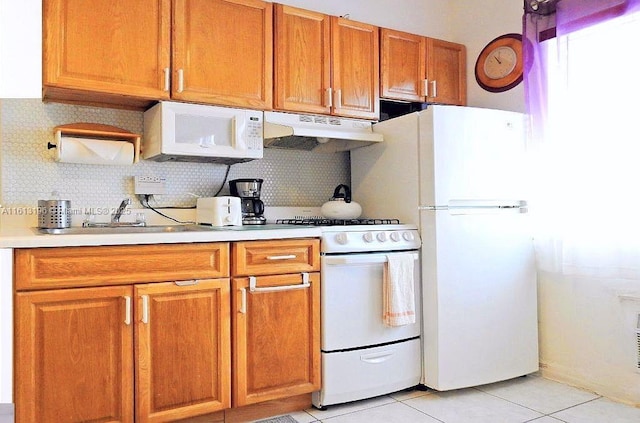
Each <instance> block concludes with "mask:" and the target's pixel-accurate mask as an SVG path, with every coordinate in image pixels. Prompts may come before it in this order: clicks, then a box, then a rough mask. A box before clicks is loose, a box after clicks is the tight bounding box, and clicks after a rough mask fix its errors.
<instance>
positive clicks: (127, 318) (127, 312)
mask: <svg viewBox="0 0 640 423" xmlns="http://www.w3.org/2000/svg"><path fill="white" fill-rule="evenodd" d="M124 324H125V325H127V326H129V325H130V324H131V297H130V296H128V295H125V297H124Z"/></svg>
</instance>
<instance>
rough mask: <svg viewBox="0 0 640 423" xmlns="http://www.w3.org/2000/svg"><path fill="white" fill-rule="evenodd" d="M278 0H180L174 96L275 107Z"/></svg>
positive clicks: (175, 36)
mask: <svg viewBox="0 0 640 423" xmlns="http://www.w3.org/2000/svg"><path fill="white" fill-rule="evenodd" d="M272 10H273V8H272V3H266V2H263V1H261V0H175V2H174V14H173V79H172V87H171V92H172V94H171V95H172V97H173V98H174V99H179V100H186V101H195V102H205V103H215V104H224V105H228V106H239V107H249V108H262V109H270V108H271V107H272V95H273V93H272V90H273V75H272V72H273V57H272V52H273V45H272V43H273V32H272V31H273V22H272V18H273V12H272Z"/></svg>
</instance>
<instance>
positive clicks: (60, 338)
mask: <svg viewBox="0 0 640 423" xmlns="http://www.w3.org/2000/svg"><path fill="white" fill-rule="evenodd" d="M131 294H132V288H131V287H130V286H129V287H127V286H122V287H108V288H78V289H67V290H53V291H40V292H32V293H18V294H16V311H15V312H16V324H15V345H16V351H15V366H16V367H15V379H16V386H15V401H16V422H18V423H33V422H86V421H100V422H133V356H132V354H131V351H132V339H133V329H132V324H131V322H132V320H131V305H132V299H131V298H132V297H131Z"/></svg>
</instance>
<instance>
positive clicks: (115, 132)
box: [47, 122, 142, 163]
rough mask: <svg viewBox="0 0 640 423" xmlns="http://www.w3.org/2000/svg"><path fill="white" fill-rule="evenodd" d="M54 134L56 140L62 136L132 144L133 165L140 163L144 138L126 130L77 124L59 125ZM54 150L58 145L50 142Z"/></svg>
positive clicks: (91, 124) (83, 123)
mask: <svg viewBox="0 0 640 423" xmlns="http://www.w3.org/2000/svg"><path fill="white" fill-rule="evenodd" d="M53 133H54V136H55V139H56V140H59V139H60V137H62V136H72V137H73V136H75V137H90V138H98V139H103V140H111V141H124V142H130V143H132V144H133V151H134V154H133V163H138V161H139V160H140V139H141V138H142V136H141V135H140V134H135V133H133V132H130V131H127V130H126V129H122V128H118V127H116V126H111V125H104V124H101V123H88V122H77V123H68V124H64V125H58V126H56V127H54V128H53ZM52 148H57V145H56V144H53V143H52V142H48V143H47V149H52Z"/></svg>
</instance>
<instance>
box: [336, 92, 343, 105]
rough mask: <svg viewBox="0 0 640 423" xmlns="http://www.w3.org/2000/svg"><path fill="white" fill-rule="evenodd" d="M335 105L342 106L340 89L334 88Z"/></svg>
mask: <svg viewBox="0 0 640 423" xmlns="http://www.w3.org/2000/svg"><path fill="white" fill-rule="evenodd" d="M336 107H342V90H336Z"/></svg>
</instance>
